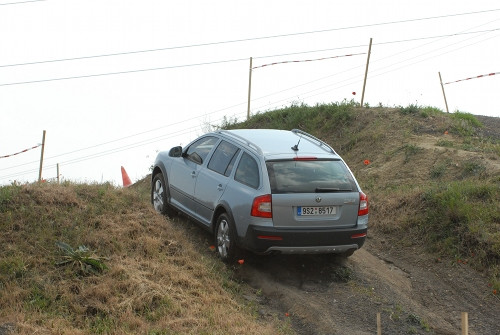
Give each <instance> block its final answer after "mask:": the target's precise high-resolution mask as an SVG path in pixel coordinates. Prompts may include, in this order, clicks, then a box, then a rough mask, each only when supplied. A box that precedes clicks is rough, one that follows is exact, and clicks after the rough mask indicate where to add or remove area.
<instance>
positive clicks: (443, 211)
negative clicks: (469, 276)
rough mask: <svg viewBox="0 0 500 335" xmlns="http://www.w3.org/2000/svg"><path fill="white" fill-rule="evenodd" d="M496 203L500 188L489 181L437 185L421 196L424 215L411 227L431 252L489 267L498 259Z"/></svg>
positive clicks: (499, 219)
mask: <svg viewBox="0 0 500 335" xmlns="http://www.w3.org/2000/svg"><path fill="white" fill-rule="evenodd" d="M499 201H500V188H499V185H498V184H491V183H490V182H489V181H481V180H474V181H472V180H470V181H469V180H466V181H455V182H451V183H447V184H438V185H436V186H434V187H431V188H429V189H428V190H427V191H426V192H425V193H424V194H423V198H422V202H423V205H424V206H425V212H423V213H422V214H421V215H420V217H417V218H415V219H414V220H412V223H413V224H417V225H418V227H419V229H420V234H421V235H422V237H423V238H424V239H425V240H426V241H427V242H428V245H429V246H430V247H431V248H432V249H433V250H434V251H436V252H441V253H446V254H448V255H450V256H453V257H457V258H460V259H466V258H471V259H473V263H475V265H476V267H477V268H484V267H488V266H489V265H494V264H497V263H498V256H499V255H500V231H499V222H500V212H499V211H498V203H499Z"/></svg>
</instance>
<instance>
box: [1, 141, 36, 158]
mask: <svg viewBox="0 0 500 335" xmlns="http://www.w3.org/2000/svg"><path fill="white" fill-rule="evenodd" d="M39 146H41V144H38V145H36V146H34V147H32V148H28V149H24V150H23V151H19V152H16V153H15V154H11V155H5V156H0V158H7V157H12V156H15V155H19V154H22V153H23V152H26V151H29V150H33V149H36V148H38V147H39Z"/></svg>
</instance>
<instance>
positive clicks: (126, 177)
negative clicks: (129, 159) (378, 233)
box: [122, 166, 132, 187]
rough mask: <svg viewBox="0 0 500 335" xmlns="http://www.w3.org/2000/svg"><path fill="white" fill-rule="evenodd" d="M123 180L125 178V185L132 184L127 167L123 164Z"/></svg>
mask: <svg viewBox="0 0 500 335" xmlns="http://www.w3.org/2000/svg"><path fill="white" fill-rule="evenodd" d="M122 180H123V187H129V186H130V185H132V182H131V181H130V178H129V176H128V174H127V171H125V168H124V167H123V166H122Z"/></svg>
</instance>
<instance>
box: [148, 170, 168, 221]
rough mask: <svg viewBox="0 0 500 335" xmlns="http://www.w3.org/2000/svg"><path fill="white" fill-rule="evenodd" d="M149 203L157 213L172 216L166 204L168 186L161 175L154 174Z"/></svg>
mask: <svg viewBox="0 0 500 335" xmlns="http://www.w3.org/2000/svg"><path fill="white" fill-rule="evenodd" d="M151 203H152V204H153V207H154V209H155V210H156V211H157V212H158V213H161V214H166V215H172V214H173V211H172V208H171V207H170V205H169V204H168V186H167V184H166V183H165V178H163V175H162V174H161V173H158V174H156V175H155V176H154V178H153V182H152V184H151Z"/></svg>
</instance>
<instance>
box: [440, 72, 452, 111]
mask: <svg viewBox="0 0 500 335" xmlns="http://www.w3.org/2000/svg"><path fill="white" fill-rule="evenodd" d="M438 73H439V82H440V83H441V90H443V97H444V104H445V105H446V113H449V112H450V111H449V110H448V101H446V94H445V93H444V85H443V80H442V79H441V72H438Z"/></svg>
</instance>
